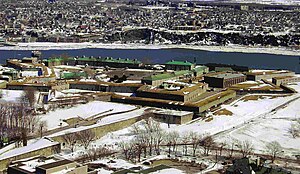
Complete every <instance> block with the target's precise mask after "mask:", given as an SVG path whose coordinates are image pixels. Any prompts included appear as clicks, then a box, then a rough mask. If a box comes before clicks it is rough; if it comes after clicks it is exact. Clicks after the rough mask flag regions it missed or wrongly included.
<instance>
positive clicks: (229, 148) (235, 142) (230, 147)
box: [226, 138, 240, 158]
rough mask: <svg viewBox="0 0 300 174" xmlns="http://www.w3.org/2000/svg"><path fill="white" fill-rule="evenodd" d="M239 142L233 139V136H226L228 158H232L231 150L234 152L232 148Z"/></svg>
mask: <svg viewBox="0 0 300 174" xmlns="http://www.w3.org/2000/svg"><path fill="white" fill-rule="evenodd" d="M239 143H240V142H239V141H238V140H237V139H235V138H228V144H227V145H226V148H227V150H228V153H229V157H230V158H232V156H233V152H234V148H235V147H237V146H238V144H239Z"/></svg>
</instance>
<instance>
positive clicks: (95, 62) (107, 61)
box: [43, 57, 143, 68]
mask: <svg viewBox="0 0 300 174" xmlns="http://www.w3.org/2000/svg"><path fill="white" fill-rule="evenodd" d="M43 61H44V63H45V65H46V66H49V67H52V66H58V65H89V66H92V67H100V66H108V67H114V68H126V67H127V68H140V67H141V66H142V65H143V64H142V62H141V61H138V60H137V59H133V60H131V59H121V58H117V59H115V58H112V57H105V58H103V57H97V58H94V57H70V58H51V59H45V60H43Z"/></svg>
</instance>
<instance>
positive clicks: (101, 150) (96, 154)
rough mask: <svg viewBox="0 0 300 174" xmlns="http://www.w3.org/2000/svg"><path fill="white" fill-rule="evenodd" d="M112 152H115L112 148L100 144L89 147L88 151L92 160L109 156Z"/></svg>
mask: <svg viewBox="0 0 300 174" xmlns="http://www.w3.org/2000/svg"><path fill="white" fill-rule="evenodd" d="M111 154H113V152H112V151H111V150H110V149H108V148H106V147H103V146H100V147H98V148H91V149H88V151H87V155H88V157H89V159H90V160H91V161H94V160H97V159H98V158H103V157H106V156H109V155H111Z"/></svg>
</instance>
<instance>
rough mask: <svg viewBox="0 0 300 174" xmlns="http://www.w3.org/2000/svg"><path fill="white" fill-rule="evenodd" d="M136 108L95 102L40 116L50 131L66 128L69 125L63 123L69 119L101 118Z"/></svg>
mask: <svg viewBox="0 0 300 174" xmlns="http://www.w3.org/2000/svg"><path fill="white" fill-rule="evenodd" d="M135 108H136V107H135V106H133V105H125V104H119V103H112V102H102V101H93V102H90V103H87V104H82V105H77V106H75V107H72V108H68V109H57V110H55V111H50V112H49V113H47V114H44V115H40V117H41V120H44V121H46V122H47V126H48V129H49V130H50V129H55V128H58V127H60V124H62V126H66V125H67V123H65V122H63V120H65V119H69V118H80V119H87V118H89V117H92V116H101V115H105V114H113V113H118V112H124V111H129V110H133V109H135Z"/></svg>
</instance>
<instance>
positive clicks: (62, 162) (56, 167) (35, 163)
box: [7, 157, 88, 174]
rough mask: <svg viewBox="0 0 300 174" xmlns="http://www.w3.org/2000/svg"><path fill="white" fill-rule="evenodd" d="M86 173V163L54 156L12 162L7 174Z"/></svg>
mask: <svg viewBox="0 0 300 174" xmlns="http://www.w3.org/2000/svg"><path fill="white" fill-rule="evenodd" d="M56 172H57V173H58V172H59V173H64V174H87V172H88V168H87V166H86V165H81V164H78V163H76V162H74V161H71V160H67V159H58V158H54V157H50V158H46V157H35V158H29V159H27V160H21V161H16V162H13V163H12V164H11V165H10V166H9V167H8V171H7V174H51V173H56Z"/></svg>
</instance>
